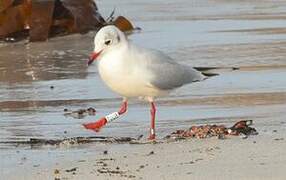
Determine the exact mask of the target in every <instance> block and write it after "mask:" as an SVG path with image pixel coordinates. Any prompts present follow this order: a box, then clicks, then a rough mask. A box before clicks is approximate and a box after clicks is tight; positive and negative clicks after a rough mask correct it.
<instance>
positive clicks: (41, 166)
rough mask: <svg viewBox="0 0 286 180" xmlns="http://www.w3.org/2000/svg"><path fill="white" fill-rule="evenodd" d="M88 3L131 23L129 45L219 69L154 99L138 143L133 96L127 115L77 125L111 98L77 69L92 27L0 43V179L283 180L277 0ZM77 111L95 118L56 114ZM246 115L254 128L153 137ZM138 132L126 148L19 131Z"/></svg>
mask: <svg viewBox="0 0 286 180" xmlns="http://www.w3.org/2000/svg"><path fill="white" fill-rule="evenodd" d="M97 4H98V8H99V10H100V12H101V13H102V14H103V16H104V17H108V15H109V13H110V12H111V11H112V10H113V9H114V7H116V13H117V14H118V15H119V14H120V15H124V16H126V17H128V18H130V20H131V21H132V23H134V25H135V26H138V27H140V28H142V31H141V32H136V33H134V34H132V35H130V36H129V38H130V40H131V41H132V42H134V43H136V44H138V45H140V46H143V47H148V48H155V49H158V50H160V51H163V52H164V53H166V54H168V55H169V56H171V57H172V58H174V59H175V60H176V61H178V62H179V63H182V64H186V65H190V66H196V67H208V66H211V67H219V69H217V70H215V71H214V72H215V73H219V74H220V75H219V76H215V77H213V78H210V79H208V80H206V81H204V82H202V83H194V84H191V85H187V86H184V87H182V88H180V89H178V90H177V91H176V92H174V93H172V94H171V96H169V97H164V98H161V99H158V101H157V105H158V117H157V118H158V120H157V124H156V125H157V127H156V128H157V135H158V137H157V141H156V142H149V141H148V140H147V135H148V130H149V118H150V117H149V107H148V105H147V104H146V103H144V102H142V101H139V100H137V99H134V100H131V101H130V104H129V111H128V114H127V115H125V116H124V117H122V118H120V119H119V120H117V121H115V122H113V123H111V124H109V125H108V126H106V127H105V128H104V129H102V130H101V132H100V133H97V134H96V133H94V132H91V131H87V130H86V129H84V128H83V127H82V123H86V122H91V121H94V120H97V119H98V118H99V117H101V116H104V115H106V114H108V113H110V112H113V111H115V110H117V109H118V107H119V105H120V101H121V99H120V97H119V96H118V95H116V94H114V93H113V92H111V91H110V90H109V89H108V88H107V87H106V86H105V85H104V84H103V82H102V81H101V79H100V77H99V76H98V73H97V69H96V66H94V67H91V68H89V69H87V67H86V60H87V57H88V55H89V53H90V52H91V51H92V48H93V47H92V39H93V37H94V34H95V32H90V33H88V34H85V35H78V34H76V35H71V36H67V37H59V38H55V39H51V40H49V41H48V42H45V43H26V42H17V43H14V44H9V43H1V44H0V112H1V118H0V158H1V161H0V179H3V180H33V179H42V180H45V179H47V180H50V179H54V180H70V179H75V180H77V179H83V180H91V179H103V180H109V179H111V180H112V179H116V180H117V179H148V180H149V179H166V180H173V179H198V180H204V179H217V180H224V179H225V180H226V179H227V180H229V179H239V180H240V179H242V180H244V179H245V180H250V179H251V180H253V179H257V180H258V179H259V180H260V179H267V180H269V179H273V180H276V179H277V180H278V179H281V180H282V179H285V177H286V172H285V169H286V165H285V164H286V152H285V148H286V133H285V132H286V131H285V130H286V115H285V109H286V78H285V77H286V61H285V58H286V46H285V45H286V30H285V29H286V24H285V22H284V19H285V18H286V13H285V10H284V9H283V7H285V5H286V2H284V1H276V2H270V1H259V2H258V1H251V0H248V1H242V2H240V1H224V0H202V1H188V0H180V1H178V2H177V1H176V2H173V1H171V0H167V1H161V0H158V1H155V2H146V1H143V0H140V1H136V2H135V1H131V0H126V1H120V2H119V1H115V0H101V1H97ZM170 12H171V13H170ZM230 67H236V68H237V69H235V70H233V69H232V68H230ZM88 107H93V108H95V109H96V110H97V114H96V115H95V116H91V115H86V116H82V117H77V116H70V115H66V114H67V113H66V112H65V109H66V110H67V111H68V112H71V111H75V110H78V109H82V108H88ZM248 119H251V120H253V122H254V124H253V125H252V127H254V128H255V129H256V130H257V132H258V135H251V136H248V137H247V138H246V137H245V136H227V137H226V138H225V139H218V138H217V137H211V138H205V139H196V138H189V139H184V140H177V141H174V140H166V139H164V137H165V136H166V135H169V134H170V133H172V132H174V131H176V130H178V129H188V128H189V127H191V126H193V125H206V124H216V125H225V126H228V127H230V126H232V125H233V124H234V123H235V122H237V121H239V120H248ZM141 135H143V137H142V138H141V139H140V140H139V141H138V142H139V143H136V144H134V143H130V142H125V143H115V142H114V143H103V142H95V143H83V144H61V145H40V146H34V145H30V144H24V143H21V142H26V141H28V140H29V139H30V138H36V139H57V140H62V139H64V138H74V137H88V136H108V137H132V138H137V137H139V136H141ZM7 142H11V143H7ZM15 142H16V143H15ZM17 142H19V143H17Z"/></svg>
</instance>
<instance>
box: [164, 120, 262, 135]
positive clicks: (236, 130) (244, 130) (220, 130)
mask: <svg viewBox="0 0 286 180" xmlns="http://www.w3.org/2000/svg"><path fill="white" fill-rule="evenodd" d="M252 124H253V121H252V120H242V121H238V122H237V123H235V124H234V125H233V126H232V127H230V128H227V127H226V126H225V125H201V126H191V127H190V128H189V129H187V130H177V131H175V132H173V133H171V135H168V136H167V137H166V138H183V139H184V138H199V139H202V138H208V137H213V136H217V137H218V138H220V139H223V138H224V137H225V136H226V135H234V136H238V135H245V136H249V135H257V134H258V132H257V131H256V129H255V128H253V127H250V126H251V125H252Z"/></svg>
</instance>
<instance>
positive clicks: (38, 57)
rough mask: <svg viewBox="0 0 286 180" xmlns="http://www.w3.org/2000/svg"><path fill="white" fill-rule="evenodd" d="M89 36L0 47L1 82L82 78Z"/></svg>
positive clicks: (88, 47)
mask: <svg viewBox="0 0 286 180" xmlns="http://www.w3.org/2000/svg"><path fill="white" fill-rule="evenodd" d="M91 39H92V36H91V35H86V36H81V35H75V36H73V37H62V38H58V39H54V40H52V41H49V42H43V43H28V44H25V43H24V42H19V43H17V44H11V45H8V46H5V47H2V48H0V74H1V76H0V82H2V83H3V82H4V83H8V84H11V83H18V82H19V83H29V82H33V81H39V80H51V79H67V78H68V79H71V78H85V77H86V76H87V72H86V68H87V67H86V64H85V61H86V59H87V57H88V54H89V52H90V49H91V48H92V46H91Z"/></svg>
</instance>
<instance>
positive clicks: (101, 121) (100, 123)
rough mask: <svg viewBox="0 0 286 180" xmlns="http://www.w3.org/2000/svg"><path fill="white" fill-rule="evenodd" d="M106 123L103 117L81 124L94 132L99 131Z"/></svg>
mask: <svg viewBox="0 0 286 180" xmlns="http://www.w3.org/2000/svg"><path fill="white" fill-rule="evenodd" d="M106 123H107V120H106V118H105V117H103V118H101V119H99V120H98V121H96V122H92V123H86V124H83V126H84V127H85V128H86V129H90V130H93V131H95V132H99V130H100V129H101V128H102V127H103V126H105V124H106Z"/></svg>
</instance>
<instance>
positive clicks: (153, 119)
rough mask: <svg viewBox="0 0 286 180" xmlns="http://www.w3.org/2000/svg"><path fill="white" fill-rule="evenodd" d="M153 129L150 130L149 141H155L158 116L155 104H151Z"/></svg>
mask: <svg viewBox="0 0 286 180" xmlns="http://www.w3.org/2000/svg"><path fill="white" fill-rule="evenodd" d="M150 112H151V128H150V136H149V138H148V139H149V140H154V139H155V116H156V106H155V104H154V102H151V110H150Z"/></svg>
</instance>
